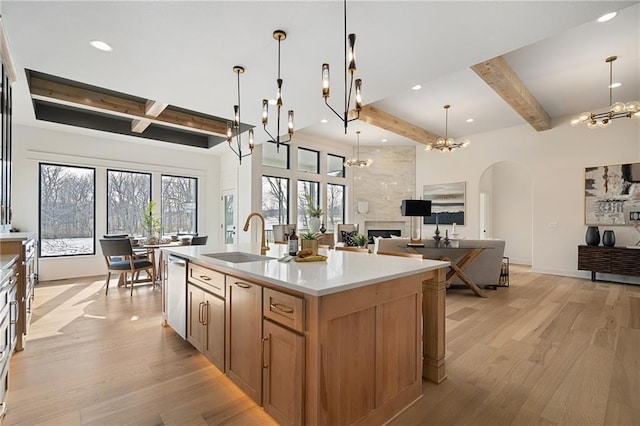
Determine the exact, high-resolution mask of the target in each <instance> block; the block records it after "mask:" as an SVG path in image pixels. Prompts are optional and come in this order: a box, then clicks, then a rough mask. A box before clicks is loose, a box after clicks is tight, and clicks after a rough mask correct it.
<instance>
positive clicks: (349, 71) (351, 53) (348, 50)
mask: <svg viewBox="0 0 640 426" xmlns="http://www.w3.org/2000/svg"><path fill="white" fill-rule="evenodd" d="M355 44H356V35H355V34H353V33H352V34H349V36H347V0H344V112H343V113H342V114H340V113H338V112H337V111H336V110H335V109H333V107H332V106H331V105H329V101H328V99H329V64H322V97H323V98H324V103H325V104H326V105H327V106H328V107H329V109H330V110H331V111H333V113H334V114H335V115H337V116H338V118H340V120H342V122H343V124H344V134H345V135H346V134H347V126H348V124H349V122H351V121H353V120H357V119H358V118H360V110H361V109H362V94H361V89H362V80H360V79H359V78H358V79H356V80H355V91H356V93H355V108H356V116H355V117H352V118H349V104H350V103H351V93H352V90H353V88H354V79H353V74H354V73H355V72H356V53H355V50H354V46H355ZM348 75H350V76H351V77H350V79H349V78H348ZM347 80H350V82H349V83H348V86H349V87H348V88H347Z"/></svg>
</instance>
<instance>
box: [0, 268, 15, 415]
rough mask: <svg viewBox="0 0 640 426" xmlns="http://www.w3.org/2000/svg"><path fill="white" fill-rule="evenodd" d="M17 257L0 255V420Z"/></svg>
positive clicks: (9, 351)
mask: <svg viewBox="0 0 640 426" xmlns="http://www.w3.org/2000/svg"><path fill="white" fill-rule="evenodd" d="M17 261H18V256H16V255H0V418H2V416H4V414H5V413H6V411H7V402H6V398H7V391H8V390H9V359H10V358H11V354H12V353H13V351H14V348H15V342H16V339H15V324H16V319H17V318H16V317H17V313H18V311H17V303H16V300H15V298H16V286H17V278H18V268H17Z"/></svg>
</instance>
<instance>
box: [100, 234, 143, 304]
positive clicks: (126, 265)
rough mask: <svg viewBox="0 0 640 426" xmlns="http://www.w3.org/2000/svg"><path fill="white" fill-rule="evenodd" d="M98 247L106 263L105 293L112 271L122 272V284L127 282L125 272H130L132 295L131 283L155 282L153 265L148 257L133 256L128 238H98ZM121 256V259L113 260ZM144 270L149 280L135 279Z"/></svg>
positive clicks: (107, 289) (107, 291) (107, 290)
mask: <svg viewBox="0 0 640 426" xmlns="http://www.w3.org/2000/svg"><path fill="white" fill-rule="evenodd" d="M100 248H101V249H102V254H103V255H104V259H105V262H106V264H107V282H106V290H105V295H106V294H108V293H109V281H110V280H111V274H112V273H118V274H124V284H125V285H126V284H127V274H129V273H130V274H131V282H130V284H131V296H133V284H134V283H140V282H149V281H150V282H151V283H155V280H156V273H155V265H154V264H153V262H151V261H150V260H149V259H146V258H142V259H140V258H137V257H136V256H134V253H133V247H132V246H131V240H129V239H128V238H105V239H102V240H100ZM115 258H121V260H113V259H115ZM141 271H145V272H146V273H147V274H148V275H149V277H150V280H140V279H136V276H137V275H138V274H139V273H140V272H141Z"/></svg>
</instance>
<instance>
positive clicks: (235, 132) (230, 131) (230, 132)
mask: <svg viewBox="0 0 640 426" xmlns="http://www.w3.org/2000/svg"><path fill="white" fill-rule="evenodd" d="M233 72H235V73H236V75H237V77H238V104H237V105H234V106H233V123H231V122H230V121H227V142H228V143H229V148H231V150H232V151H233V152H234V153H235V154H236V155H237V156H238V160H239V161H240V164H242V159H243V158H244V157H247V156H249V155H251V154H252V153H253V147H254V141H253V129H249V153H248V154H243V153H242V137H241V135H240V74H242V73H244V68H243V67H241V66H240V65H236V66H235V67H233ZM234 136H235V139H236V146H237V148H234V147H233V145H232V144H231V142H232V141H233V137H234Z"/></svg>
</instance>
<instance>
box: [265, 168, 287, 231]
mask: <svg viewBox="0 0 640 426" xmlns="http://www.w3.org/2000/svg"><path fill="white" fill-rule="evenodd" d="M264 178H274V179H283V180H286V181H287V215H286V218H285V223H284V224H280V225H286V224H288V223H289V221H290V220H291V179H290V178H289V177H287V176H274V175H269V174H262V175H261V176H260V184H261V186H260V213H261V214H262V215H263V216H264V210H263V209H262V208H263V206H264V199H263V198H262V195H263V192H262V191H263V189H262V184H263V179H264ZM265 228H266V225H265Z"/></svg>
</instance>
